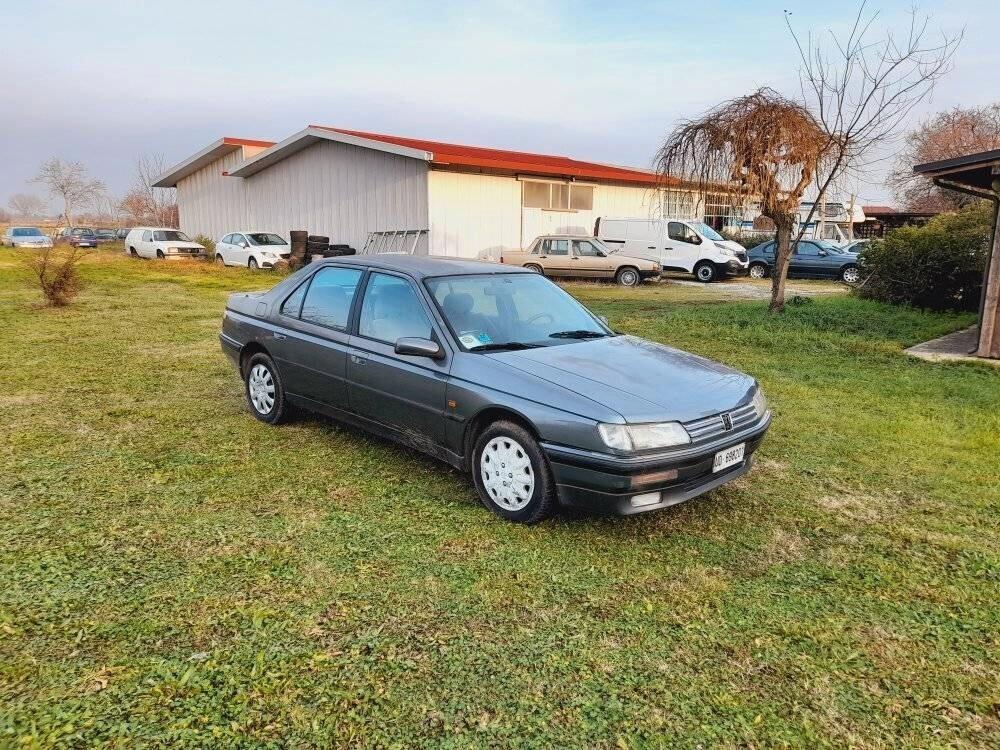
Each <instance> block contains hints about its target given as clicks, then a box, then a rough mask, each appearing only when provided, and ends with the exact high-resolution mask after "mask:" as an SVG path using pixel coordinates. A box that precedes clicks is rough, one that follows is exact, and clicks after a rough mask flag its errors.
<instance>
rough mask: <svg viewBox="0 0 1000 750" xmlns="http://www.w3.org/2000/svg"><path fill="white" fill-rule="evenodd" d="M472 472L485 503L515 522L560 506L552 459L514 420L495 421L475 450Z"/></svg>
mask: <svg viewBox="0 0 1000 750" xmlns="http://www.w3.org/2000/svg"><path fill="white" fill-rule="evenodd" d="M472 476H473V480H474V481H475V483H476V490H478V492H479V499H480V500H481V501H482V503H483V505H485V506H486V507H487V508H489V509H490V510H491V511H493V512H494V513H495V514H496V515H498V516H500V517H501V518H503V519H506V520H508V521H513V522H515V523H524V524H532V523H538V522H539V521H541V520H543V519H545V518H547V517H548V516H550V515H551V514H552V512H553V511H554V510H555V507H556V492H555V484H554V482H553V481H552V473H551V471H550V470H549V463H548V460H547V459H546V458H545V454H544V453H542V449H541V448H539V447H538V443H537V442H536V441H535V438H534V437H533V436H532V435H531V433H530V432H528V431H527V430H526V429H524V428H523V427H522V426H521V425H519V424H516V423H514V422H507V421H500V422H494V423H493V424H491V425H490V426H489V427H487V428H486V429H485V430H483V431H482V433H480V435H479V437H478V438H477V439H476V445H475V448H474V449H473V451H472Z"/></svg>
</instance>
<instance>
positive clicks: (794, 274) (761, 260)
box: [749, 240, 860, 284]
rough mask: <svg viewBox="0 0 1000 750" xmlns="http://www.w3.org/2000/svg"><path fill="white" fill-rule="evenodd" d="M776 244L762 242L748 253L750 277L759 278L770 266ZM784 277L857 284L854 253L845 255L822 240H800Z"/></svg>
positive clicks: (856, 255)
mask: <svg viewBox="0 0 1000 750" xmlns="http://www.w3.org/2000/svg"><path fill="white" fill-rule="evenodd" d="M775 247H776V243H775V241H774V240H770V241H769V242H762V243H761V244H759V245H757V246H756V247H755V248H753V249H751V250H750V253H749V256H750V277H751V278H754V279H763V278H766V277H767V276H770V274H771V269H772V268H773V267H774V254H775ZM788 276H789V277H790V278H797V279H840V280H841V281H844V282H846V283H848V284H855V283H857V281H858V279H859V278H860V276H859V271H858V254H857V253H852V252H848V251H847V250H844V249H843V248H841V247H838V246H837V245H835V244H833V243H832V242H827V241H826V240H802V241H801V242H799V243H798V245H797V247H795V248H794V249H793V251H792V258H791V260H790V261H789V263H788Z"/></svg>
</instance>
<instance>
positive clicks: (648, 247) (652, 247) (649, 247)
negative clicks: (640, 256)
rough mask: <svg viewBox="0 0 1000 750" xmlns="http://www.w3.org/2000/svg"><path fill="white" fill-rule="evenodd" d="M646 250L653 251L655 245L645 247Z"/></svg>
mask: <svg viewBox="0 0 1000 750" xmlns="http://www.w3.org/2000/svg"><path fill="white" fill-rule="evenodd" d="M646 249H647V250H655V249H656V245H646Z"/></svg>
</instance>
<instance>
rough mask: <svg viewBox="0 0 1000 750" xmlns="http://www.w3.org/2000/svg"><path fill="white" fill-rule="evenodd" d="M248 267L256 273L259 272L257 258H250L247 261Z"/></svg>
mask: <svg viewBox="0 0 1000 750" xmlns="http://www.w3.org/2000/svg"><path fill="white" fill-rule="evenodd" d="M247 267H248V268H250V270H252V271H256V270H257V259H256V258H250V260H249V261H247Z"/></svg>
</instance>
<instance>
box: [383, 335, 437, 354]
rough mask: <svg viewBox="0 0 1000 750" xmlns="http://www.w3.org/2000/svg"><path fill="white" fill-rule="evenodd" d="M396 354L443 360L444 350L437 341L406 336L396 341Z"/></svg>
mask: <svg viewBox="0 0 1000 750" xmlns="http://www.w3.org/2000/svg"><path fill="white" fill-rule="evenodd" d="M395 351H396V354H406V355H408V356H410V357H430V358H431V359H442V358H443V357H444V349H442V348H441V345H440V344H439V343H438V342H437V341H431V340H430V339H422V338H416V337H412V336H406V337H404V338H401V339H399V340H397V341H396V347H395Z"/></svg>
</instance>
